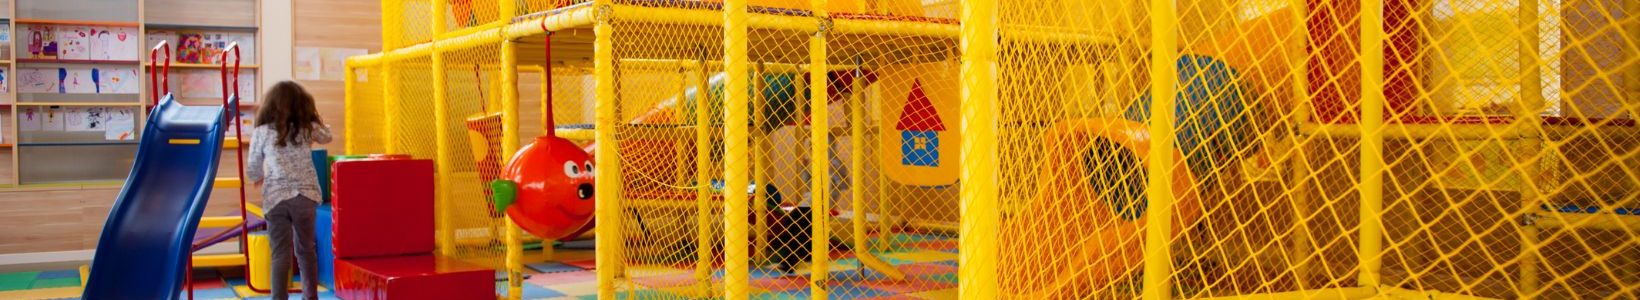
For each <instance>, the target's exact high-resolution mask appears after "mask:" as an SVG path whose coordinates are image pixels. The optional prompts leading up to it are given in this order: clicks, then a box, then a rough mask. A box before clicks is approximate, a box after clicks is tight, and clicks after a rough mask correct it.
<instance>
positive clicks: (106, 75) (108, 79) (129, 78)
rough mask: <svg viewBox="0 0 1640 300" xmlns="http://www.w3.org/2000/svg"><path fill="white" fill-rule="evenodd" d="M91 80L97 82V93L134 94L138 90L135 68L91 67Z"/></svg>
mask: <svg viewBox="0 0 1640 300" xmlns="http://www.w3.org/2000/svg"><path fill="white" fill-rule="evenodd" d="M92 71H94V72H93V73H92V75H95V76H92V80H93V81H96V83H97V93H99V94H136V93H137V92H138V89H139V87H138V84H137V69H136V68H99V69H93V70H92Z"/></svg>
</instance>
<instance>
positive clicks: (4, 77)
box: [0, 69, 11, 94]
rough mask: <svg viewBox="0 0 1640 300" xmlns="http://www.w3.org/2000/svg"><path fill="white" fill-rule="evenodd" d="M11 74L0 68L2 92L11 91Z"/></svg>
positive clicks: (0, 89)
mask: <svg viewBox="0 0 1640 300" xmlns="http://www.w3.org/2000/svg"><path fill="white" fill-rule="evenodd" d="M9 75H11V74H6V70H5V69H0V94H5V93H10V92H11V77H10V76H9Z"/></svg>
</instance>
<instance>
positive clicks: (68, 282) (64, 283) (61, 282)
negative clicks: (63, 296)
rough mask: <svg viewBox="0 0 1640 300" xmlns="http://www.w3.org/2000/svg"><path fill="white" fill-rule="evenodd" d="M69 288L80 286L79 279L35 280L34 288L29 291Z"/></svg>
mask: <svg viewBox="0 0 1640 300" xmlns="http://www.w3.org/2000/svg"><path fill="white" fill-rule="evenodd" d="M70 286H80V278H52V279H40V280H35V281H34V286H33V287H31V289H48V288H59V287H70Z"/></svg>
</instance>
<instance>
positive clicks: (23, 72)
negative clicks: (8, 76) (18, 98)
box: [17, 68, 57, 93]
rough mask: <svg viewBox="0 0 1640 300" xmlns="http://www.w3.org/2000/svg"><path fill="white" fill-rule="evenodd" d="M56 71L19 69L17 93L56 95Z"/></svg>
mask: <svg viewBox="0 0 1640 300" xmlns="http://www.w3.org/2000/svg"><path fill="white" fill-rule="evenodd" d="M56 73H57V70H56V69H29V68H19V69H17V92H19V93H56V92H57V74H56Z"/></svg>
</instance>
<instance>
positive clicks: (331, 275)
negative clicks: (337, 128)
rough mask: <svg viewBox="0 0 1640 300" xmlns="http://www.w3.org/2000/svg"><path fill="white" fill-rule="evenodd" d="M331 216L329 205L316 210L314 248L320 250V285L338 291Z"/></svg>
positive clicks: (322, 205)
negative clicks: (331, 234) (331, 235)
mask: <svg viewBox="0 0 1640 300" xmlns="http://www.w3.org/2000/svg"><path fill="white" fill-rule="evenodd" d="M316 152H317V151H316ZM330 215H331V209H330V204H329V203H325V204H321V205H319V209H318V210H315V213H314V215H313V223H316V224H314V226H313V236H314V238H315V243H314V247H317V248H319V249H318V250H317V251H316V252H318V256H319V284H321V285H324V286H327V287H330V289H336V254H335V253H333V252H334V251H332V250H333V249H331V248H330V247H331V245H332V243H331V238H330V228H331V224H330Z"/></svg>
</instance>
